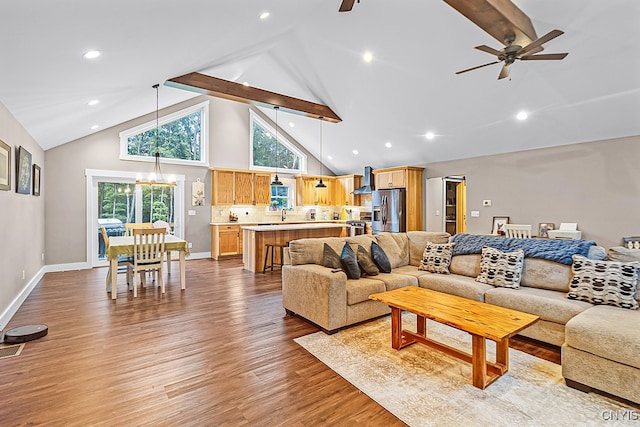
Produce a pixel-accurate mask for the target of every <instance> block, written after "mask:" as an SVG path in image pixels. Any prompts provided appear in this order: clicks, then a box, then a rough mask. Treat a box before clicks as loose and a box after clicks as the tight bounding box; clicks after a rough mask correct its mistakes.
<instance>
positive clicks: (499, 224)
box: [491, 216, 509, 236]
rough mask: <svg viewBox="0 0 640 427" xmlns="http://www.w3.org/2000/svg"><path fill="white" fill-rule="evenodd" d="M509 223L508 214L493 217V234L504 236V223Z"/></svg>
mask: <svg viewBox="0 0 640 427" xmlns="http://www.w3.org/2000/svg"><path fill="white" fill-rule="evenodd" d="M505 224H509V217H508V216H494V217H493V228H492V229H491V234H494V235H499V236H502V235H504V225H505Z"/></svg>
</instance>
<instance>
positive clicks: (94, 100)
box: [87, 99, 100, 106]
mask: <svg viewBox="0 0 640 427" xmlns="http://www.w3.org/2000/svg"><path fill="white" fill-rule="evenodd" d="M98 104H100V101H99V100H98V99H92V100H91V101H89V102H87V105H90V106H94V105H98Z"/></svg>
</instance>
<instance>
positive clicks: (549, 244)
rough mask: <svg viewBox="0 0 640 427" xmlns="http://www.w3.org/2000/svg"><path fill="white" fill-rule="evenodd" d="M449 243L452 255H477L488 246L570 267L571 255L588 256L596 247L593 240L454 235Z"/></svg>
mask: <svg viewBox="0 0 640 427" xmlns="http://www.w3.org/2000/svg"><path fill="white" fill-rule="evenodd" d="M451 241H452V242H453V243H455V245H454V246H453V255H466V254H479V253H482V247H483V246H490V247H492V248H496V249H499V250H501V251H503V252H511V251H515V250H517V249H523V250H524V256H525V257H530V258H542V259H548V260H550V261H556V262H559V263H562V264H567V265H571V263H572V259H571V256H572V255H575V254H578V255H582V256H585V257H586V256H589V248H590V247H592V246H595V245H596V242H594V241H593V240H554V239H511V238H508V237H499V236H485V235H478V234H455V235H453V236H452V237H451Z"/></svg>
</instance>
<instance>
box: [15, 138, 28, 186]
mask: <svg viewBox="0 0 640 427" xmlns="http://www.w3.org/2000/svg"><path fill="white" fill-rule="evenodd" d="M16 192H17V193H20V194H31V153H30V152H28V151H27V149H26V148H24V147H22V146H20V148H18V154H17V155H16Z"/></svg>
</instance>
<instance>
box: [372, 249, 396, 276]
mask: <svg viewBox="0 0 640 427" xmlns="http://www.w3.org/2000/svg"><path fill="white" fill-rule="evenodd" d="M371 256H372V257H373V262H374V263H375V264H376V265H377V266H378V269H380V271H381V272H382V273H391V263H390V262H389V257H387V254H385V253H384V251H383V250H382V248H381V247H380V245H379V244H377V243H376V242H371Z"/></svg>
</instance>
